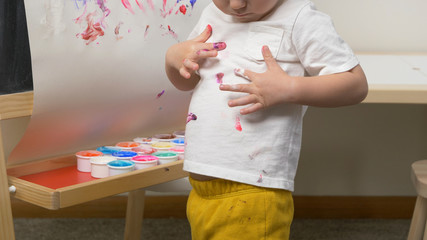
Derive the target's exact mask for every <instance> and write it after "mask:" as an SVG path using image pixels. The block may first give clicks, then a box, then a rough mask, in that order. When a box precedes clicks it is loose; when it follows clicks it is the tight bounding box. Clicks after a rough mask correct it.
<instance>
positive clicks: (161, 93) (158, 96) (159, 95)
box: [156, 90, 165, 99]
mask: <svg viewBox="0 0 427 240" xmlns="http://www.w3.org/2000/svg"><path fill="white" fill-rule="evenodd" d="M163 94H165V90H163V91H161V92H160V93H158V94H157V97H156V98H157V99H159V98H160V97H161V96H162V95H163Z"/></svg>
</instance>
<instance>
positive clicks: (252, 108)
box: [240, 102, 264, 115]
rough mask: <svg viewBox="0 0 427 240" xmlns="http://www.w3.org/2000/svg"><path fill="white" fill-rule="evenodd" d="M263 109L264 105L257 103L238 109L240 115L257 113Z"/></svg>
mask: <svg viewBox="0 0 427 240" xmlns="http://www.w3.org/2000/svg"><path fill="white" fill-rule="evenodd" d="M263 108H264V105H262V104H261V103H259V102H258V103H255V104H252V105H250V106H249V107H246V108H242V109H240V114H242V115H246V114H250V113H254V112H256V111H259V110H261V109H263Z"/></svg>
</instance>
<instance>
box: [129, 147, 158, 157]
mask: <svg viewBox="0 0 427 240" xmlns="http://www.w3.org/2000/svg"><path fill="white" fill-rule="evenodd" d="M131 151H133V152H136V153H138V155H151V154H153V153H155V152H157V150H156V149H154V148H152V147H150V146H148V145H143V146H139V147H136V148H132V149H131Z"/></svg>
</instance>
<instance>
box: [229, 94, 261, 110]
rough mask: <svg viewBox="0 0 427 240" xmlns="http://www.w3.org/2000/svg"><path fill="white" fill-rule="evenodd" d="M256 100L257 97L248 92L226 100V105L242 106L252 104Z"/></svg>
mask: <svg viewBox="0 0 427 240" xmlns="http://www.w3.org/2000/svg"><path fill="white" fill-rule="evenodd" d="M257 102H258V99H257V97H256V96H255V94H249V95H246V96H244V97H240V98H236V99H233V100H230V101H228V106H230V107H238V106H244V105H248V104H253V103H257Z"/></svg>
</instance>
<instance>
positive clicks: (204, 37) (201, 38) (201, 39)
mask: <svg viewBox="0 0 427 240" xmlns="http://www.w3.org/2000/svg"><path fill="white" fill-rule="evenodd" d="M211 35H212V27H211V25H209V24H208V25H207V26H206V28H205V30H204V31H203V32H202V33H201V34H200V35H199V36H197V37H196V38H194V39H193V40H194V41H197V42H206V41H207V40H208V39H209V38H210V37H211Z"/></svg>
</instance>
